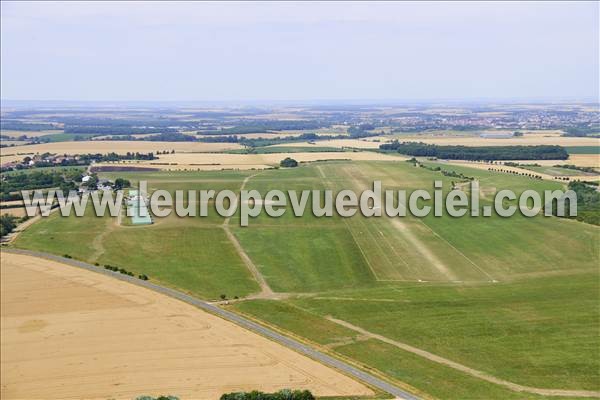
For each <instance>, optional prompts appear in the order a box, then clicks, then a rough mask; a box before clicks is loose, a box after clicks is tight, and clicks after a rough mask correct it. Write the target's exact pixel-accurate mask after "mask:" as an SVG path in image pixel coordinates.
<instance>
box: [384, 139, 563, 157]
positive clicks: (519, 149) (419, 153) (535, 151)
mask: <svg viewBox="0 0 600 400" xmlns="http://www.w3.org/2000/svg"><path fill="white" fill-rule="evenodd" d="M379 149H380V150H384V151H396V152H398V153H400V154H406V155H409V156H413V157H435V158H441V159H447V160H472V161H494V160H566V159H567V158H569V154H568V153H567V151H566V150H565V149H564V148H563V147H561V146H549V145H541V146H475V147H469V146H439V145H436V144H427V143H421V142H399V141H397V140H395V141H393V142H391V143H385V144H382V145H380V146H379Z"/></svg>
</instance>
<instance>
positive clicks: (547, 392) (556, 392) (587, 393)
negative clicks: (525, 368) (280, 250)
mask: <svg viewBox="0 0 600 400" xmlns="http://www.w3.org/2000/svg"><path fill="white" fill-rule="evenodd" d="M325 318H326V319H327V320H328V321H331V322H333V323H336V324H338V325H340V326H343V327H344V328H347V329H350V330H353V331H354V332H357V333H360V334H361V335H363V336H365V337H370V338H373V339H377V340H380V341H382V342H384V343H387V344H389V345H392V346H394V347H397V348H399V349H402V350H404V351H408V352H409V353H412V354H416V355H418V356H420V357H423V358H426V359H427V360H429V361H433V362H436V363H438V364H443V365H445V366H447V367H450V368H453V369H455V370H458V371H460V372H464V373H465V374H468V375H471V376H473V377H475V378H479V379H482V380H484V381H487V382H490V383H494V384H496V385H501V386H504V387H506V388H508V389H510V390H512V391H515V392H528V393H533V394H539V395H542V396H573V397H594V398H600V391H592V390H570V389H543V388H536V387H531V386H525V385H520V384H518V383H514V382H510V381H507V380H504V379H501V378H496V377H495V376H492V375H489V374H488V373H486V372H483V371H479V370H476V369H474V368H471V367H467V366H466V365H463V364H460V363H458V362H456V361H452V360H449V359H447V358H444V357H441V356H438V355H436V354H433V353H430V352H428V351H426V350H422V349H419V348H417V347H414V346H411V345H409V344H406V343H402V342H399V341H397V340H393V339H390V338H388V337H385V336H383V335H379V334H377V333H373V332H370V331H368V330H366V329H363V328H361V327H359V326H356V325H353V324H351V323H350V322H347V321H343V320H341V319H336V318H333V317H331V316H327V317H325Z"/></svg>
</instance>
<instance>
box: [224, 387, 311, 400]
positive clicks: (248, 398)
mask: <svg viewBox="0 0 600 400" xmlns="http://www.w3.org/2000/svg"><path fill="white" fill-rule="evenodd" d="M314 399H315V396H313V394H312V393H311V392H310V391H309V390H289V389H284V390H280V391H278V392H275V393H263V392H259V391H258V390H253V391H252V392H234V393H226V394H223V395H222V396H221V399H220V400H314Z"/></svg>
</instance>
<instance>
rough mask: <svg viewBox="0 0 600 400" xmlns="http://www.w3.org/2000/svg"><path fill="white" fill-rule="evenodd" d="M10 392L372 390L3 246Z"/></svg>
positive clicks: (215, 324) (200, 315)
mask: <svg viewBox="0 0 600 400" xmlns="http://www.w3.org/2000/svg"><path fill="white" fill-rule="evenodd" d="M1 257H2V263H1V267H0V271H1V278H2V279H1V280H0V283H1V288H2V291H1V296H2V313H1V322H2V324H1V333H2V335H1V339H2V359H1V363H2V369H1V375H2V376H1V377H2V386H1V397H2V398H3V399H47V398H60V399H133V398H136V397H137V396H140V395H151V396H154V397H157V396H158V395H161V394H172V395H176V396H178V397H180V398H182V399H217V398H219V396H220V395H221V394H222V393H224V392H231V391H250V390H254V389H256V390H262V391H275V390H279V389H284V388H298V389H309V390H311V391H313V393H315V394H316V395H319V396H342V397H351V396H355V395H372V394H373V392H372V391H371V390H370V389H368V388H367V387H365V386H363V385H362V384H360V383H358V382H356V381H354V380H352V379H350V378H348V377H346V376H345V375H342V374H341V373H339V372H337V371H335V370H332V369H330V368H328V367H325V366H323V365H321V364H319V363H317V362H316V361H313V360H311V359H309V358H307V357H304V356H302V355H300V354H298V353H296V352H294V351H292V350H289V349H287V348H285V347H283V346H281V345H279V344H276V343H274V342H271V341H269V340H268V339H266V338H264V337H262V336H259V335H257V334H254V333H252V332H249V331H247V330H245V329H243V328H241V327H239V326H237V325H235V324H233V323H230V322H228V321H225V320H223V319H221V318H219V317H216V316H214V315H211V314H208V313H206V312H204V311H201V310H199V309H197V308H195V307H193V306H191V305H188V304H185V303H182V302H180V301H177V300H174V299H171V298H169V297H166V296H164V295H161V294H158V293H155V292H153V291H150V290H147V289H144V288H141V287H138V286H135V285H131V284H129V283H126V282H122V281H118V280H116V279H114V278H111V277H107V276H104V275H100V274H97V273H94V272H90V271H85V270H80V269H78V268H74V267H71V266H68V265H64V264H61V263H57V262H53V261H49V260H45V259H41V258H36V257H31V256H25V255H17V254H9V253H6V252H3V253H2V255H1Z"/></svg>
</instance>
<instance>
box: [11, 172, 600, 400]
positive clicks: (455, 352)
mask: <svg viewBox="0 0 600 400" xmlns="http://www.w3.org/2000/svg"><path fill="white" fill-rule="evenodd" d="M426 166H427V167H436V166H439V167H440V168H441V169H442V170H445V171H446V172H449V171H453V172H454V173H456V174H463V175H464V176H468V177H472V178H474V179H477V180H478V181H479V182H480V185H481V196H480V203H481V204H480V205H481V206H490V205H491V204H493V203H492V202H493V196H494V193H496V192H497V191H499V190H502V189H512V190H514V191H515V192H516V193H517V194H519V193H522V192H523V191H525V190H527V189H533V190H536V191H538V192H539V193H543V192H544V191H545V190H555V189H561V188H564V185H563V184H562V183H559V182H549V181H540V180H535V179H531V178H527V177H523V176H512V175H508V174H501V173H494V172H489V171H484V170H478V169H471V168H467V167H457V166H454V165H450V164H443V163H433V162H431V163H426ZM103 175H104V176H106V177H109V178H115V177H123V178H126V179H129V180H131V181H132V183H134V184H137V183H136V182H137V181H139V180H147V181H148V188H149V190H150V191H153V190H156V189H165V190H168V191H169V192H171V193H173V192H174V191H175V190H177V189H184V190H189V189H194V190H201V189H214V190H217V191H218V190H224V189H229V190H234V191H236V190H239V188H240V187H241V185H242V183H243V182H245V188H246V189H248V190H250V189H256V190H258V191H259V192H261V193H262V194H263V195H264V193H266V192H267V191H268V190H271V189H279V190H282V191H287V190H304V189H309V190H312V189H331V190H333V191H334V192H336V191H338V190H341V189H353V190H355V191H358V192H360V191H363V190H366V189H370V188H371V186H372V182H373V181H374V180H380V181H381V182H382V185H383V188H384V189H393V190H400V189H404V190H406V191H407V192H408V193H409V194H410V192H412V191H414V190H417V189H429V190H431V191H433V182H434V181H435V180H439V181H442V182H443V192H444V193H448V191H449V190H450V189H451V187H452V186H453V185H454V186H459V187H461V188H462V190H465V191H466V192H467V193H469V189H468V186H466V185H465V184H464V183H465V182H463V179H461V178H457V177H452V176H445V175H443V174H442V172H439V171H433V170H431V168H420V167H418V166H413V165H412V164H410V163H407V162H383V161H382V162H346V161H344V162H316V163H311V164H309V165H304V166H301V167H298V168H293V169H276V170H264V171H220V172H219V171H214V172H144V173H134V172H113V173H104V174H103ZM312 200H313V199H312V198H310V199H309V204H310V203H311V202H312ZM321 200H322V199H321ZM187 202H188V200H187V198H186V199H185V200H184V203H185V204H187ZM422 203H423V205H431V201H425V202H422ZM508 203H512V204H514V202H508ZM209 206H210V207H209V208H211V207H213V208H212V209H211V210H212V211H210V214H209V217H205V218H200V217H196V218H193V217H190V218H179V217H176V216H170V217H167V218H155V224H153V225H150V226H125V225H122V224H121V225H119V224H118V223H117V222H116V221H115V219H111V218H108V217H105V218H98V217H95V216H92V215H90V214H88V215H87V216H86V217H84V218H62V217H59V216H58V215H57V214H54V215H52V216H51V217H48V218H45V219H43V220H42V221H40V222H38V223H36V224H34V225H33V226H31V227H30V228H29V229H27V230H26V231H25V232H23V233H22V234H21V235H20V236H19V237H18V239H17V241H16V243H15V246H17V247H22V248H29V249H37V250H43V251H48V252H52V253H56V254H59V255H63V254H69V255H71V256H72V257H74V258H77V259H81V260H84V261H89V262H92V263H93V262H97V263H99V264H101V265H102V264H111V265H116V266H122V267H124V268H126V269H127V270H130V271H132V272H134V273H136V274H141V273H143V274H147V275H148V276H150V279H151V280H154V281H158V282H161V283H163V284H165V285H168V286H171V287H177V288H180V289H182V290H184V291H186V292H189V293H192V294H194V295H196V296H198V297H201V298H205V299H211V300H212V299H216V298H218V296H219V295H220V294H226V295H227V296H228V297H229V298H233V297H234V296H239V297H240V298H242V299H241V300H240V301H236V302H234V303H232V304H231V305H229V306H228V307H229V308H230V309H232V310H234V311H236V312H240V313H243V314H245V315H248V316H251V317H252V318H254V319H256V320H258V321H262V322H263V323H266V324H269V325H271V326H274V327H276V328H278V329H280V330H282V331H285V332H287V333H289V334H291V335H294V336H295V337H298V338H300V339H302V340H305V341H307V342H309V343H313V344H315V345H316V346H319V347H320V348H322V349H324V350H325V351H328V352H330V353H331V354H333V355H337V356H339V357H343V358H345V359H348V360H350V361H352V362H354V363H356V364H357V365H359V366H361V367H362V368H365V369H367V370H369V371H371V372H374V373H377V374H380V375H381V376H384V377H386V378H387V379H389V380H392V381H395V382H401V383H402V384H404V385H408V386H410V387H412V388H413V389H414V390H415V391H418V392H420V393H424V394H426V395H429V396H431V397H435V398H453V399H465V398H469V399H488V398H502V399H505V398H506V399H524V398H532V399H537V398H541V397H542V396H539V395H535V394H532V393H525V392H516V391H513V390H510V389H508V388H506V387H504V386H500V385H497V384H493V383H490V382H487V381H484V380H482V379H480V378H477V377H474V376H471V375H468V374H466V373H464V372H461V371H458V370H456V369H452V368H450V367H448V366H445V365H441V364H439V363H437V362H434V361H432V360H430V359H426V358H424V357H422V356H420V355H416V354H414V353H411V352H408V351H406V350H404V349H402V348H400V347H398V346H394V345H392V344H390V343H386V342H383V341H381V340H379V339H377V338H373V337H365V335H362V334H360V333H358V332H357V331H355V330H352V329H350V328H348V327H345V326H342V325H340V324H339V323H336V322H333V321H332V320H330V318H334V319H337V320H341V321H345V322H346V323H349V324H352V325H354V326H356V327H359V328H361V329H364V330H366V331H368V332H370V333H372V334H376V335H380V336H382V337H385V338H387V339H389V340H390V341H396V342H399V343H404V344H408V345H411V346H414V347H417V348H419V349H422V350H426V351H428V352H430V353H433V354H435V355H438V356H441V357H445V358H447V359H449V360H452V361H455V362H458V363H461V364H464V365H466V366H468V367H471V368H474V369H476V370H479V371H483V372H485V373H487V374H490V375H493V376H494V377H497V378H500V379H504V380H507V381H510V382H513V383H516V384H521V385H527V386H531V387H534V388H542V389H544V388H545V389H570V390H596V391H597V390H600V372H599V371H600V362H599V360H600V335H599V334H600V331H599V327H600V307H599V305H600V301H599V300H600V297H599V294H600V284H599V283H600V281H599V278H600V276H599V274H598V273H599V268H598V266H599V265H600V254H599V252H600V230H599V228H598V227H596V226H593V225H588V224H584V223H580V222H577V221H573V220H567V219H560V218H555V217H543V216H541V215H540V216H536V217H534V218H525V217H523V216H522V215H520V214H517V215H515V216H513V217H511V218H503V217H500V216H498V215H495V213H492V215H491V216H490V217H477V218H473V217H463V218H454V217H451V216H449V215H447V214H444V215H442V216H440V217H436V216H434V215H429V216H428V217H425V218H416V217H410V216H408V217H403V218H387V217H370V218H367V217H359V216H355V217H352V218H342V217H340V216H338V215H334V216H333V217H330V218H325V217H320V218H319V217H315V216H314V215H312V214H311V213H310V211H308V212H307V213H306V214H305V215H304V216H303V217H295V216H294V215H293V214H292V210H291V207H290V206H288V207H287V208H286V214H285V215H284V216H282V217H281V218H272V217H269V216H267V215H260V216H258V217H256V218H251V219H250V221H249V226H248V227H241V226H240V225H239V221H240V216H239V213H238V214H237V215H234V216H233V217H232V218H231V219H230V220H226V219H225V218H222V217H220V216H218V215H216V212H215V211H214V204H210V205H209ZM123 218H126V217H123ZM228 231H230V232H231V233H232V234H233V237H234V238H235V240H234V242H237V244H236V243H234V242H232V241H231V240H230V238H229V237H228V236H227V232H228ZM236 245H237V246H239V249H241V250H242V251H243V252H245V253H246V254H247V255H248V257H249V258H250V259H251V261H252V263H253V264H254V265H255V266H256V268H257V270H258V271H259V273H260V274H261V275H262V276H263V277H264V279H265V280H266V282H267V284H268V285H269V286H270V288H271V289H272V290H273V291H274V292H277V293H281V294H282V295H281V296H280V297H279V300H274V299H252V300H251V299H243V297H245V296H248V295H250V294H256V293H258V292H259V286H258V284H257V283H256V282H255V281H254V279H253V277H252V274H251V273H250V272H249V270H248V269H247V267H246V265H245V264H244V262H243V261H242V258H241V257H240V254H239V251H240V250H239V249H238V248H237V247H236Z"/></svg>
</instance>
